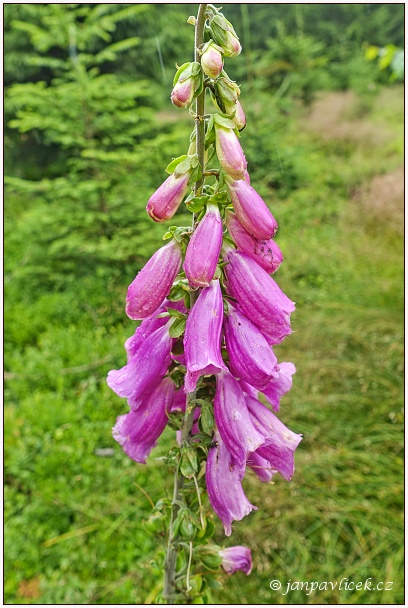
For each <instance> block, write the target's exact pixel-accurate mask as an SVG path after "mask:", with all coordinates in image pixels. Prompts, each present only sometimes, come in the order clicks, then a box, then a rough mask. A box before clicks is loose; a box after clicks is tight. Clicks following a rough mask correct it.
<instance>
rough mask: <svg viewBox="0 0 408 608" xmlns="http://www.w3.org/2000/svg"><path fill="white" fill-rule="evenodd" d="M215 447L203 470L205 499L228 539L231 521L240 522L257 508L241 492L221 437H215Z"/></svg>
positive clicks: (230, 458) (242, 491) (237, 473)
mask: <svg viewBox="0 0 408 608" xmlns="http://www.w3.org/2000/svg"><path fill="white" fill-rule="evenodd" d="M214 439H215V443H216V447H214V448H210V450H209V453H208V458H207V466H206V470H205V481H206V485H207V491H208V498H209V500H210V503H211V505H212V508H213V509H214V512H215V513H216V515H217V516H218V517H219V518H220V520H221V521H222V523H223V524H224V530H225V534H226V536H231V532H232V528H231V524H232V522H233V521H240V520H241V519H243V518H244V517H245V515H249V513H250V512H251V511H252V510H253V509H254V510H255V511H256V510H257V507H255V506H254V505H251V503H250V502H249V500H248V499H247V497H246V496H245V494H244V490H243V489H242V485H241V479H242V474H241V472H240V471H239V470H238V468H237V466H236V465H235V464H234V461H233V458H232V456H231V454H230V453H229V451H228V449H227V447H226V445H225V444H224V442H223V440H222V439H221V437H220V436H219V435H218V434H217V433H216V434H215V435H214Z"/></svg>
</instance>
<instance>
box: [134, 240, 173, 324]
mask: <svg viewBox="0 0 408 608" xmlns="http://www.w3.org/2000/svg"><path fill="white" fill-rule="evenodd" d="M181 260H182V256H181V245H180V243H178V242H177V241H176V240H175V239H172V240H171V241H170V243H168V244H167V245H164V247H160V249H159V250H158V251H156V253H155V254H154V255H153V256H152V257H151V258H150V260H149V261H148V262H147V264H146V265H145V266H144V267H143V268H142V270H141V271H140V272H139V273H138V275H137V276H136V278H135V279H134V280H133V282H132V283H131V284H130V285H129V288H128V292H127V297H126V314H127V316H128V317H129V318H130V319H146V317H150V315H152V314H153V313H154V312H155V311H156V310H157V309H158V307H159V306H160V304H162V302H163V300H164V299H165V298H166V297H167V296H168V295H169V293H170V289H171V286H172V284H173V281H174V279H175V278H176V276H177V274H178V272H179V270H180V266H181Z"/></svg>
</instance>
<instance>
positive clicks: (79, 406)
mask: <svg viewBox="0 0 408 608" xmlns="http://www.w3.org/2000/svg"><path fill="white" fill-rule="evenodd" d="M261 104H262V100H261ZM265 107H267V106H265ZM402 125H403V91H402V89H401V88H399V87H395V88H389V89H384V90H382V91H381V92H380V94H378V95H377V96H376V97H375V98H374V99H373V100H371V103H370V105H369V107H367V106H366V105H365V106H364V105H363V104H362V103H361V99H358V98H355V97H354V96H353V95H351V94H349V93H336V94H325V95H322V96H321V98H319V99H318V100H317V102H316V103H315V104H314V106H313V107H312V108H311V109H310V110H304V109H299V110H298V111H297V112H296V113H295V115H294V116H291V117H290V119H288V121H287V124H286V125H285V127H284V128H280V129H279V130H277V131H275V130H274V125H268V123H267V122H266V120H265V119H262V118H261V117H259V116H258V117H257V120H256V121H255V122H254V126H253V127H252V128H251V126H248V128H247V129H246V131H244V133H243V137H242V142H243V147H244V149H245V151H246V154H247V158H248V161H249V170H250V173H251V176H252V180H253V185H254V187H255V188H256V189H257V190H259V192H260V193H261V194H262V195H263V196H264V197H265V198H266V199H267V200H268V202H270V205H271V208H272V209H273V211H274V215H275V217H276V218H277V219H278V222H279V225H280V230H279V233H278V237H277V241H278V243H279V245H280V246H281V248H282V250H283V252H284V255H285V263H284V264H283V266H282V268H281V269H280V270H279V272H278V274H277V280H278V282H279V284H280V286H281V287H282V289H283V290H284V291H285V293H287V294H288V295H289V296H290V298H291V299H292V300H294V301H295V302H296V304H297V311H296V313H295V314H294V315H293V329H294V333H293V334H292V336H291V337H290V338H289V339H287V340H286V341H285V342H284V343H283V344H282V345H281V347H280V348H279V353H278V357H279V358H280V359H281V360H290V361H293V362H294V363H295V364H296V367H297V374H296V376H295V380H294V386H293V390H292V391H291V392H290V393H289V394H288V395H287V396H286V397H285V398H284V399H283V400H282V408H281V412H280V418H281V419H282V421H283V422H284V423H285V424H287V425H288V426H289V427H290V428H291V429H292V430H294V431H295V432H298V433H303V435H304V439H303V441H302V443H301V444H300V446H299V449H298V451H297V458H296V466H297V471H296V473H295V476H294V478H293V481H292V482H291V483H290V484H288V483H286V482H285V481H284V480H283V479H282V478H279V479H277V480H276V482H275V483H273V484H270V485H262V484H260V483H259V482H258V481H257V479H256V478H255V476H247V478H246V480H245V488H246V492H247V495H248V497H249V499H250V500H251V502H253V503H254V504H256V505H257V506H258V507H259V510H258V511H257V512H256V513H252V514H251V515H250V516H249V517H247V518H246V519H245V520H243V521H242V522H239V523H238V524H236V525H235V526H234V531H233V534H232V537H231V538H230V539H229V540H228V543H226V544H228V545H234V544H246V545H248V546H250V547H251V548H252V550H253V559H254V570H253V573H252V574H251V576H249V577H246V576H245V575H243V574H242V573H238V574H236V575H234V576H233V577H231V578H227V577H224V576H222V575H221V576H220V582H221V586H220V587H219V589H217V590H216V591H215V592H214V596H213V600H214V603H229V602H232V603H238V604H240V603H242V604H246V603H261V604H275V603H276V604H286V603H287V604H298V603H299V604H305V603H306V604H319V603H320V604H330V603H333V604H355V603H357V604H402V603H403V602H404V596H403V582H404V581H403V521H402V517H403V504H402V500H403V498H402V493H403V460H402V458H403V445H402V440H403V436H402V423H403V414H402V395H403V287H402V285H403V234H402V226H403V209H402V188H403V185H402V182H401V178H402V176H403V171H402V166H403V128H402ZM251 129H252V130H251ZM260 139H262V141H264V144H263V148H262V150H261V149H260V148H259V140H260ZM262 151H263V152H262ZM262 153H263V154H264V157H262V158H261V154H262ZM268 163H270V170H269V167H268ZM252 169H253V171H252ZM279 180H281V182H282V181H283V183H284V184H286V183H287V184H290V185H291V188H290V195H289V194H288V195H287V194H285V188H281V189H280V190H279V192H280V195H279V196H276V195H274V194H272V189H273V187H274V184H275V183H276V182H277V181H279ZM32 211H33V210H32V209H31V208H30V205H29V204H28V203H27V202H26V201H24V200H22V199H18V198H16V199H15V200H14V199H13V200H12V199H11V198H10V199H9V200H8V201H7V208H6V217H5V221H6V224H5V228H6V277H5V280H6V349H5V354H6V370H7V371H6V389H5V397H6V407H5V433H6V436H5V457H6V469H5V482H6V487H5V501H6V507H5V508H6V511H5V557H6V573H5V601H6V602H7V603H9V604H30V603H32V604H62V603H78V604H87V603H91V604H92V603H93V604H120V603H124V604H127V603H129V604H132V603H149V602H150V601H151V598H152V597H153V593H152V592H153V591H154V589H155V588H156V587H157V585H158V584H160V578H158V577H159V576H160V575H159V571H158V569H157V567H156V564H155V562H154V558H155V557H156V556H157V550H158V549H160V543H159V544H158V541H157V539H156V537H155V536H154V535H152V534H151V533H149V530H148V529H147V526H146V524H145V522H146V520H147V518H148V517H149V514H150V513H151V505H150V502H149V500H148V498H147V497H146V496H145V494H144V492H146V493H147V494H148V495H149V496H150V497H151V499H152V500H153V501H156V500H157V499H159V498H160V497H161V496H163V492H166V493H167V494H168V495H169V494H170V492H171V484H172V480H171V478H167V476H166V470H165V469H164V467H163V466H162V465H161V463H160V462H158V461H157V460H155V459H154V456H159V455H160V454H162V453H165V450H166V446H167V445H168V443H169V442H170V441H172V440H173V437H172V435H171V433H170V432H169V433H167V434H166V435H165V436H164V437H163V441H162V442H161V443H160V445H159V446H158V448H157V449H156V451H155V452H154V454H153V458H151V459H150V462H149V463H148V465H146V466H143V465H136V464H135V463H133V462H132V461H130V460H129V459H128V458H127V457H126V456H125V455H124V454H123V453H122V451H121V449H120V448H119V446H117V445H116V444H115V442H114V441H113V439H112V438H111V427H112V425H113V423H114V421H115V419H116V416H117V415H119V414H121V413H124V412H125V410H126V406H125V403H124V402H122V400H120V399H119V398H118V397H116V396H115V395H114V394H113V393H112V392H111V391H110V390H109V389H108V387H107V386H106V382H105V377H106V373H107V372H108V370H109V369H112V368H114V367H116V368H117V367H118V366H121V365H123V363H124V350H123V342H124V340H125V339H126V338H127V337H128V336H129V335H130V334H131V333H132V326H133V324H132V323H131V322H130V321H126V320H125V319H124V312H123V303H124V298H125V291H126V287H127V285H128V283H129V281H128V280H127V279H128V277H126V278H125V277H124V280H123V283H122V284H121V285H118V284H117V283H113V282H112V284H111V283H109V282H106V280H105V278H104V279H103V280H102V279H100V278H98V275H96V276H86V275H85V276H82V278H79V279H78V280H77V281H75V282H71V283H70V284H69V285H68V286H66V288H65V289H63V290H62V289H61V290H59V291H53V292H51V293H50V292H48V291H47V289H46V288H44V290H43V292H42V293H41V291H40V290H36V291H35V293H32V292H31V291H30V288H29V285H30V277H29V276H28V274H27V273H28V271H27V270H26V267H27V263H28V260H29V258H30V247H32V244H31V243H30V234H29V230H28V226H29V222H28V217H29V214H30V213H32ZM158 244H159V242H158V241H157V242H152V251H153V250H154V249H155V248H156V247H157V246H158ZM47 255H49V253H48V252H46V251H44V256H47ZM27 286H28V287H27ZM140 488H143V492H142V491H141V489H140ZM216 539H217V540H218V541H219V542H220V543H223V542H224V541H223V534H222V533H221V525H219V526H218V531H217V536H216ZM343 578H346V579H347V578H348V579H349V582H351V581H353V582H354V583H359V582H363V583H364V582H365V581H366V579H369V578H371V579H372V585H373V587H375V585H376V584H377V583H378V582H382V581H383V582H392V583H393V584H392V589H391V590H387V591H386V590H367V589H366V590H364V589H360V590H357V591H353V590H349V591H347V590H343V589H342V590H339V588H338V586H339V585H337V587H336V588H335V589H334V590H331V589H330V586H328V588H327V589H324V588H322V589H320V590H315V591H313V592H312V593H310V594H309V595H307V594H306V593H307V592H305V591H304V590H303V591H301V590H296V589H293V590H289V591H288V592H287V593H285V592H286V591H287V583H288V582H289V581H291V584H293V583H294V582H296V581H303V582H313V581H317V582H318V583H323V582H332V583H333V584H335V583H336V581H337V582H338V583H340V580H341V579H343ZM272 580H277V581H280V583H281V585H282V588H281V590H278V591H272V590H271V589H270V586H269V583H270V581H272ZM363 586H364V585H363ZM343 587H344V584H343ZM283 594H285V595H283Z"/></svg>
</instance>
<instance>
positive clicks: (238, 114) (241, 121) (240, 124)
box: [231, 101, 246, 131]
mask: <svg viewBox="0 0 408 608" xmlns="http://www.w3.org/2000/svg"><path fill="white" fill-rule="evenodd" d="M234 110H235V114H234V116H233V118H232V122H233V123H234V124H235V125H236V126H237V129H238V131H242V129H244V128H245V125H246V116H245V112H244V110H243V109H242V106H241V104H240V103H239V101H237V102H236V104H235V108H234ZM231 114H232V112H231Z"/></svg>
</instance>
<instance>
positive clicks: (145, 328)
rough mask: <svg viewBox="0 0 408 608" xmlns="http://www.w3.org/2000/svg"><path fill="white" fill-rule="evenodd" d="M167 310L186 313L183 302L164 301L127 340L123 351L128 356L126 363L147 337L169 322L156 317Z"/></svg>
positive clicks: (163, 318)
mask: <svg viewBox="0 0 408 608" xmlns="http://www.w3.org/2000/svg"><path fill="white" fill-rule="evenodd" d="M167 308H173V309H174V310H179V311H180V312H183V313H186V312H187V308H186V307H185V306H184V302H183V300H179V301H178V302H172V301H171V300H167V299H166V300H164V302H163V304H162V305H161V306H159V308H158V309H157V310H156V311H155V312H154V313H153V314H152V316H151V317H147V319H143V321H142V322H141V324H140V325H139V327H138V328H137V329H136V331H135V333H134V334H133V336H131V337H130V338H128V339H127V340H126V342H125V349H126V353H127V356H128V361H129V360H130V359H131V358H132V357H133V356H134V355H135V354H136V351H137V350H138V349H139V348H140V347H141V346H142V344H143V342H144V341H145V340H146V338H147V336H149V335H150V334H152V333H153V332H154V331H156V329H159V327H163V325H166V323H167V322H168V321H169V318H168V317H159V316H158V315H159V314H161V313H163V312H166V309H167Z"/></svg>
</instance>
